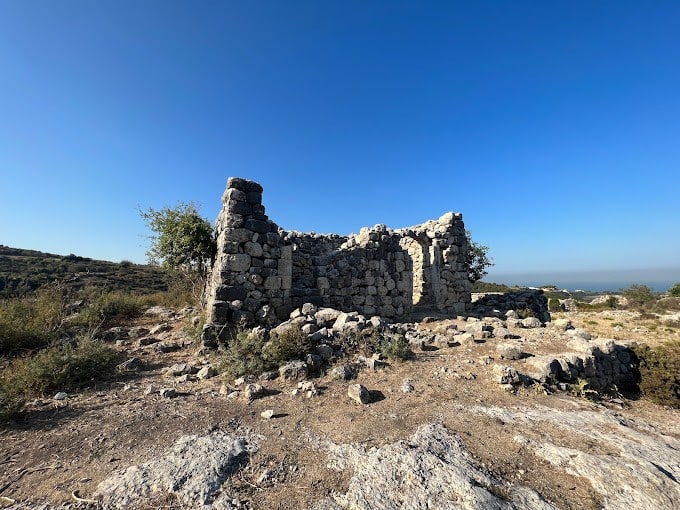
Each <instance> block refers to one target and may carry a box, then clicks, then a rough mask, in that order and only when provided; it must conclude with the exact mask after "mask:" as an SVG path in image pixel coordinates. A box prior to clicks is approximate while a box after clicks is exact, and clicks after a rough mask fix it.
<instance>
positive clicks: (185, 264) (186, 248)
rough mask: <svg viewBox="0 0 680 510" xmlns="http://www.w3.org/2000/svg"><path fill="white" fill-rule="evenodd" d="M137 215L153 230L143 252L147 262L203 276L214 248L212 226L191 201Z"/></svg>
mask: <svg viewBox="0 0 680 510" xmlns="http://www.w3.org/2000/svg"><path fill="white" fill-rule="evenodd" d="M140 214H141V216H142V218H144V221H145V222H146V224H147V226H148V227H149V228H150V229H151V231H152V232H153V235H151V236H149V237H150V239H151V247H150V248H149V250H148V251H147V252H146V255H147V257H148V259H149V262H150V263H152V264H154V263H156V264H157V263H160V264H162V265H163V266H164V267H166V268H168V269H175V270H181V271H184V272H198V273H200V274H202V275H204V274H205V273H206V272H207V270H208V269H209V268H210V266H211V264H212V262H213V260H214V258H215V253H216V251H217V243H216V241H215V236H214V234H213V228H212V225H211V224H210V222H209V221H208V220H206V219H205V218H202V217H201V216H200V215H199V214H198V209H197V208H196V206H195V205H194V204H193V203H188V204H185V203H182V202H180V203H178V204H177V205H176V206H175V207H165V208H163V209H161V210H156V209H153V208H149V209H148V210H147V211H141V210H140Z"/></svg>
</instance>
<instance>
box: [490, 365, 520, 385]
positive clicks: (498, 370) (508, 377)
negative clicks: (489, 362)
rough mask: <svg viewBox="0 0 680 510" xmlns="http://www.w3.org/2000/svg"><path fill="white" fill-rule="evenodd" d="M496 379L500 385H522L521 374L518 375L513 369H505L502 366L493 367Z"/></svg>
mask: <svg viewBox="0 0 680 510" xmlns="http://www.w3.org/2000/svg"><path fill="white" fill-rule="evenodd" d="M493 373H494V378H495V380H496V382H497V383H498V384H512V385H515V384H520V383H521V382H522V378H521V376H520V374H518V373H517V370H515V369H514V368H512V367H504V366H501V365H494V367H493Z"/></svg>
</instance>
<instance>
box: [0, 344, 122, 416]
mask: <svg viewBox="0 0 680 510" xmlns="http://www.w3.org/2000/svg"><path fill="white" fill-rule="evenodd" d="M122 360H123V357H122V355H121V354H120V353H119V352H117V351H115V350H114V349H111V348H110V347H108V346H106V345H104V344H102V343H100V342H96V341H93V340H92V339H90V338H89V337H85V338H82V339H80V341H79V342H78V343H77V345H75V346H72V345H64V346H59V347H51V348H49V349H45V350H43V351H41V352H40V353H38V354H37V355H35V356H31V357H24V358H16V359H14V360H12V361H11V362H9V364H8V366H7V367H6V368H5V369H4V370H3V371H2V375H1V376H0V418H3V419H5V420H6V419H9V418H12V417H13V416H16V415H17V413H19V411H20V409H21V407H22V405H23V403H24V401H25V400H26V399H28V398H31V397H37V396H42V395H45V394H50V393H55V392H58V391H73V390H77V389H79V388H82V387H84V386H88V385H91V384H94V383H96V382H98V381H102V380H106V379H108V378H110V377H111V376H112V375H113V374H114V371H115V367H116V365H117V364H118V363H120V362H121V361H122Z"/></svg>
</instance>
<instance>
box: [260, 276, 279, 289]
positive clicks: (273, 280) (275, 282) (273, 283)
mask: <svg viewBox="0 0 680 510" xmlns="http://www.w3.org/2000/svg"><path fill="white" fill-rule="evenodd" d="M264 288H265V289H267V290H277V289H280V288H281V277H280V276H268V277H267V279H266V280H265V281H264Z"/></svg>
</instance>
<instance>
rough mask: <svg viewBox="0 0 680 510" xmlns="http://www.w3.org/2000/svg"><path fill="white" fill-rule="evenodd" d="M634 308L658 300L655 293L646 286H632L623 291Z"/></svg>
mask: <svg viewBox="0 0 680 510" xmlns="http://www.w3.org/2000/svg"><path fill="white" fill-rule="evenodd" d="M621 292H622V294H623V296H624V297H625V298H626V299H628V302H629V304H630V305H632V306H641V305H645V304H647V303H651V302H652V301H655V300H656V297H657V296H656V294H654V291H653V290H652V289H650V288H649V287H647V286H646V285H631V286H630V287H628V288H627V289H624V290H622V291H621Z"/></svg>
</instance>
